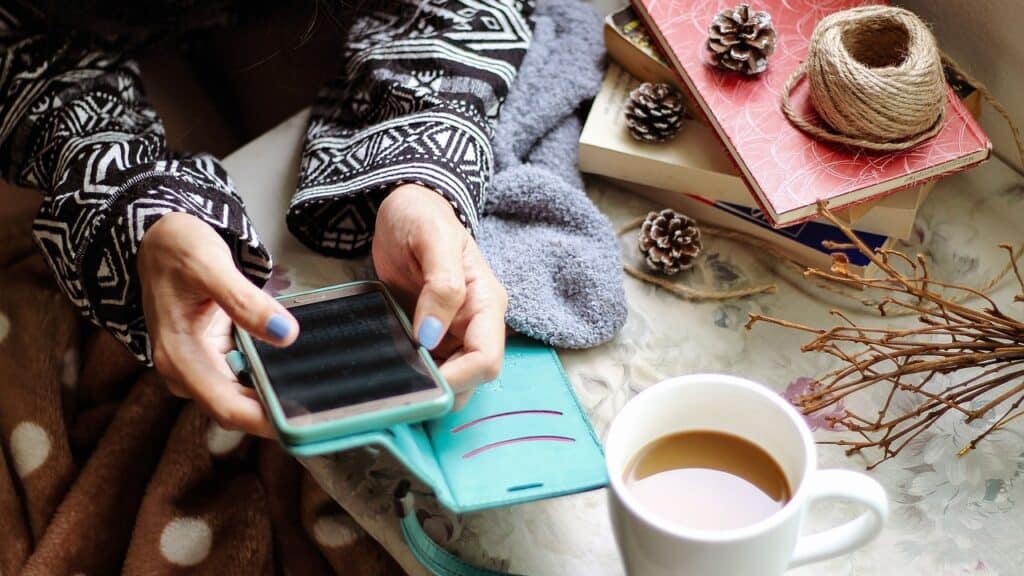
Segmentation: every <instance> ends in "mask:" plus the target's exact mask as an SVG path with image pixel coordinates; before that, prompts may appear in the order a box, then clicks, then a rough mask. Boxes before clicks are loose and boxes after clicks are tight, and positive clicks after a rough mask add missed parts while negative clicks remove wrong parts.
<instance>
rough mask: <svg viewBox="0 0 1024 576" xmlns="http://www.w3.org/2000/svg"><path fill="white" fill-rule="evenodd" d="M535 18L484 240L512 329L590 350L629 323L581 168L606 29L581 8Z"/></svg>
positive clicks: (547, 1)
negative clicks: (584, 111)
mask: <svg viewBox="0 0 1024 576" xmlns="http://www.w3.org/2000/svg"><path fill="white" fill-rule="evenodd" d="M534 14H535V16H534V17H535V30H534V36H533V42H532V44H531V46H530V50H529V52H528V53H527V55H526V57H525V59H524V60H523V63H522V66H521V68H520V71H519V75H518V77H517V79H516V82H515V84H514V85H513V87H512V89H511V91H510V93H509V95H508V99H507V100H506V101H505V103H504V105H503V107H502V111H501V117H500V118H499V120H498V124H497V129H496V134H495V137H494V159H495V172H494V178H493V180H492V183H491V186H490V189H489V191H488V197H487V201H486V204H485V206H484V218H483V221H482V224H481V230H480V237H479V241H480V245H481V247H482V249H483V252H484V254H485V255H486V256H487V260H488V262H489V263H490V265H491V267H492V268H493V270H494V273H495V274H496V275H497V277H498V278H499V279H500V280H501V281H502V283H503V284H504V285H505V287H506V288H507V289H508V293H509V312H508V316H507V321H508V324H509V326H510V327H511V328H512V329H513V330H515V331H517V332H520V333H522V334H526V335H528V336H531V337H533V338H536V339H538V340H541V341H543V342H546V343H548V344H551V345H553V346H557V347H562V348H588V347H592V346H596V345H598V344H601V343H603V342H606V341H607V340H610V339H611V338H612V337H613V336H614V335H615V333H616V332H617V331H618V330H619V328H621V327H622V324H623V323H624V322H625V321H626V304H625V293H624V291H623V285H622V282H623V274H622V263H621V261H620V257H619V247H618V243H617V241H616V238H615V234H614V231H613V230H612V226H611V223H610V222H609V221H608V219H607V218H605V217H604V215H602V214H601V213H600V212H599V211H598V210H597V208H596V207H595V206H594V204H593V203H592V202H591V201H590V199H589V198H588V197H587V195H586V193H585V192H584V190H583V181H582V179H581V178H580V174H579V171H578V170H577V168H576V161H577V156H578V140H579V134H580V128H581V126H580V119H579V116H578V112H579V110H580V108H581V106H583V105H584V104H585V103H586V102H587V101H589V100H590V99H591V98H593V96H594V94H596V93H597V90H598V88H599V87H600V84H601V76H602V71H603V64H604V54H605V52H604V43H603V41H602V37H601V25H602V22H601V17H600V16H599V15H598V14H597V13H596V12H595V11H594V10H593V9H592V8H591V7H590V6H587V5H584V4H582V3H580V2H579V1H578V0H542V2H540V4H539V6H538V7H537V11H536V12H535V13H534Z"/></svg>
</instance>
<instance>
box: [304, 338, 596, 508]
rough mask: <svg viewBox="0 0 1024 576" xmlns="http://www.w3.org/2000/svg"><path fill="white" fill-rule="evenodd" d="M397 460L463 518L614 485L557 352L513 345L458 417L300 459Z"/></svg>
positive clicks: (354, 439)
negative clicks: (374, 453)
mask: <svg viewBox="0 0 1024 576" xmlns="http://www.w3.org/2000/svg"><path fill="white" fill-rule="evenodd" d="M371 445H372V446H377V447H378V448H381V449H384V450H387V451H389V452H391V453H392V454H393V455H394V456H395V458H396V459H397V460H398V461H399V462H401V463H402V464H403V465H404V466H405V467H406V468H408V470H409V472H410V473H412V474H413V475H415V476H416V477H417V478H418V479H419V480H421V481H422V482H423V483H424V484H426V485H428V486H430V487H431V488H432V489H433V490H434V493H435V494H436V496H437V499H438V500H439V501H440V502H441V504H443V505H444V506H446V507H447V508H448V509H450V510H452V511H453V512H456V513H463V512H473V511H477V510H486V509H489V508H496V507H500V506H507V505H512V504H519V503H523V502H530V501H534V500H541V499H545V498H553V497H556V496H561V495H565V494H571V493H575V492H583V491H587V490H593V489H596V488H601V487H603V486H605V484H607V482H608V478H607V472H606V471H605V465H604V454H603V452H602V450H601V444H600V442H599V441H598V439H597V436H596V435H595V434H594V430H593V429H592V428H591V426H590V422H589V420H588V419H587V415H586V413H585V412H584V411H583V409H582V408H581V407H580V405H579V402H578V400H577V399H576V396H575V394H574V393H573V390H572V386H571V384H570V383H569V380H568V378H567V377H566V375H565V371H564V370H563V369H562V364H561V362H560V361H559V359H558V355H557V354H556V353H555V351H554V350H553V349H551V348H549V347H548V346H545V345H544V344H541V343H539V342H536V341H533V340H530V339H527V338H523V337H516V338H512V339H510V340H509V342H508V344H507V346H506V352H505V364H504V367H503V369H502V372H501V377H500V378H499V379H498V380H495V381H493V382H489V383H487V384H482V385H481V386H479V387H478V388H477V390H476V392H474V394H473V396H472V397H471V398H470V400H469V402H468V403H467V404H466V406H464V407H463V408H462V410H460V411H458V412H453V413H450V414H448V415H446V416H444V417H442V418H438V419H436V420H431V421H428V422H424V423H420V424H412V425H399V426H394V427H392V428H389V429H386V430H380V431H376V432H370V433H364V434H356V435H353V436H347V437H344V438H338V439H332V440H325V441H322V442H317V443H313V444H307V445H303V446H301V447H292V451H293V452H294V453H296V454H298V455H301V456H315V455H320V454H326V453H330V452H338V451H342V450H348V449H351V448H357V447H362V446H371Z"/></svg>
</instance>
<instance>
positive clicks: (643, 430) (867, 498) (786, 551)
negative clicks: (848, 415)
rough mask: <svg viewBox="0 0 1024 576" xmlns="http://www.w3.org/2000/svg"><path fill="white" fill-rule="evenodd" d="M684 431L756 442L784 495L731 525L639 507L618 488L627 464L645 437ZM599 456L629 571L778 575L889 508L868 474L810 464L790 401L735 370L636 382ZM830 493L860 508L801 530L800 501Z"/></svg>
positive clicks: (843, 549) (853, 534)
mask: <svg viewBox="0 0 1024 576" xmlns="http://www.w3.org/2000/svg"><path fill="white" fill-rule="evenodd" d="M686 430H710V431H719V432H726V433H730V434H733V435H736V436H740V437H742V438H745V439H747V440H750V441H752V442H754V443H755V444H757V445H758V446H760V447H761V448H762V449H764V450H765V451H766V452H768V453H769V454H770V455H771V456H772V457H773V458H774V459H775V461H776V462H778V463H779V465H780V466H781V467H782V470H783V471H784V472H785V473H786V478H787V479H788V480H789V483H790V488H791V491H792V498H791V499H790V501H789V502H788V503H786V504H785V505H784V506H783V507H782V509H780V510H778V511H777V512H775V513H774V514H772V515H771V516H769V517H767V518H765V519H763V520H761V521H759V522H757V523H755V524H751V525H749V526H744V527H742V528H737V529H732V530H696V529H692V528H687V527H684V526H680V525H677V524H673V523H672V522H670V521H668V520H665V519H663V518H660V517H657V516H654V515H652V514H650V513H648V512H646V511H645V510H644V509H643V508H641V507H640V506H639V505H638V501H637V498H636V496H635V495H633V494H631V493H630V491H629V489H628V488H627V487H626V483H625V478H624V475H625V473H626V468H627V466H629V465H630V463H631V462H632V459H633V457H634V456H635V455H636V454H637V452H639V451H640V449H641V448H643V447H644V446H646V445H647V444H649V443H650V442H651V441H653V440H656V439H658V438H661V437H663V436H666V435H668V434H673V433H676V432H682V431H686ZM605 459H606V461H607V465H608V476H609V478H610V480H611V484H610V486H611V488H610V490H609V492H608V494H609V508H610V511H611V517H612V525H613V527H614V530H615V539H616V541H617V542H618V545H619V550H620V551H621V552H622V558H623V562H624V563H625V567H626V572H627V573H629V574H631V575H633V576H668V575H684V576H778V575H779V574H782V573H783V572H784V571H785V570H786V569H788V568H793V567H796V566H800V565H803V564H807V563H810V562H818V561H820V560H825V559H827V558H832V557H834V556H839V555H841V554H846V553H847V552H850V551H852V550H854V549H856V548H859V547H861V546H863V545H864V544H867V543H868V542H869V541H871V539H873V538H874V537H875V536H877V535H878V533H879V532H880V531H881V530H882V525H883V524H884V522H885V519H886V516H887V515H888V511H889V505H888V501H887V499H886V496H885V490H884V489H883V488H882V486H881V485H880V484H879V483H878V482H876V481H874V480H873V479H871V478H869V477H868V476H865V475H864V474H859V473H857V472H851V471H848V470H818V469H817V454H816V451H815V444H814V438H813V437H812V436H811V431H810V429H809V428H808V427H807V424H806V423H805V422H804V419H803V418H802V417H801V416H800V414H799V413H798V412H797V411H796V409H795V408H793V406H791V405H790V404H789V403H788V402H786V401H785V400H784V399H783V398H782V397H780V396H779V395H778V394H776V393H775V392H774V391H772V390H770V389H768V388H766V387H764V386H761V385H759V384H755V383H754V382H751V381H749V380H745V379H743V378H737V377H735V376H725V375H720V374H695V375H691V376H683V377H680V378H673V379H671V380H666V381H664V382H661V383H659V384H656V385H654V386H652V387H650V388H648V389H647V390H644V391H643V392H641V393H640V394H639V395H637V396H636V397H635V398H633V399H632V400H631V401H630V402H629V403H627V404H626V406H625V407H624V408H623V409H622V411H621V412H620V413H619V414H618V416H616V417H615V420H614V421H613V422H612V426H611V429H610V430H609V431H608V436H607V439H606V441H605ZM829 498H844V499H849V500H853V501H856V502H858V503H860V504H863V505H864V506H865V507H866V509H867V510H866V511H865V512H863V513H862V514H861V515H860V516H859V517H858V518H856V519H854V520H852V521H850V522H848V523H846V524H843V525H841V526H838V527H835V528H832V529H830V530H826V531H825V532H821V533H819V534H814V535H810V536H800V524H801V523H802V522H803V518H804V515H805V513H806V512H807V508H808V506H810V505H811V504H812V503H814V502H815V501H818V500H823V499H829Z"/></svg>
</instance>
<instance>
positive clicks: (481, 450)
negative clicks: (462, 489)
mask: <svg viewBox="0 0 1024 576" xmlns="http://www.w3.org/2000/svg"><path fill="white" fill-rule="evenodd" d="M575 441H576V439H575V438H570V437H568V436H550V435H540V436H519V437H517V438H509V439H507V440H498V441H497V442H491V443H490V444H484V445H483V446H480V447H479V448H474V449H472V450H470V451H469V452H466V453H465V454H463V455H462V459H463V460H468V459H470V458H472V457H474V456H477V455H479V454H483V453H484V452H487V451H489V450H494V449H495V448H501V447H502V446H512V445H513V444H522V443H524V442H569V443H572V442H575Z"/></svg>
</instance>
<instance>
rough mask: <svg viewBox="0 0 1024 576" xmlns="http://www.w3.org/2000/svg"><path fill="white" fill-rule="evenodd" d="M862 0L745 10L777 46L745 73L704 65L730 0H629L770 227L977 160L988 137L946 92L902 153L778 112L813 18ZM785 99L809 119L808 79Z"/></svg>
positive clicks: (758, 5)
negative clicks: (849, 140)
mask: <svg viewBox="0 0 1024 576" xmlns="http://www.w3.org/2000/svg"><path fill="white" fill-rule="evenodd" d="M878 3H879V2H877V1H870V0H831V1H829V2H820V1H816V0H766V1H761V2H753V3H752V5H751V8H753V9H756V10H765V11H767V12H768V13H769V14H771V16H772V21H773V23H774V25H775V29H776V31H777V32H778V36H779V39H778V45H777V47H776V49H775V53H774V54H773V55H772V57H771V59H770V60H769V66H768V70H767V71H765V72H764V73H762V74H760V75H757V76H753V77H747V76H742V75H739V74H733V73H728V72H724V71H721V70H719V69H717V68H714V67H713V66H711V65H710V64H708V63H707V58H706V48H705V41H706V39H707V29H708V25H709V24H710V23H711V21H712V19H713V18H714V16H715V14H717V13H718V12H719V11H720V10H722V9H725V8H732V7H733V6H734V4H735V0H633V5H634V7H635V8H636V11H637V13H638V14H639V15H640V16H641V18H643V20H644V22H645V23H646V24H647V27H648V30H649V31H650V32H651V34H652V35H653V36H654V37H655V38H656V39H657V40H658V42H659V45H660V46H661V47H662V49H663V52H664V53H665V55H666V56H667V57H668V58H669V60H671V61H672V63H673V66H674V67H675V68H676V70H677V71H678V72H679V73H680V76H681V77H682V80H683V81H684V83H685V85H686V87H687V90H688V91H689V92H690V94H691V97H692V98H693V99H694V100H695V101H696V102H697V103H698V104H699V106H700V107H701V110H702V112H703V113H704V115H705V116H706V118H707V119H708V120H709V121H710V122H711V124H712V125H713V126H714V128H715V132H716V133H717V135H718V136H719V138H720V140H721V142H722V143H723V144H724V145H725V147H726V149H727V151H728V152H729V154H730V156H731V157H732V159H733V160H734V161H735V162H736V164H737V166H738V168H739V169H740V172H741V173H742V175H743V178H744V180H745V181H746V182H747V184H748V186H749V187H750V189H751V190H752V191H753V193H754V195H755V196H756V198H757V200H758V203H759V204H760V205H761V206H762V208H764V211H765V214H766V216H767V217H768V218H769V220H770V221H771V222H772V224H773V225H774V226H788V225H792V224H795V223H799V222H802V221H805V220H808V219H811V218H813V217H814V216H815V214H816V211H817V207H816V204H817V202H818V201H819V200H824V201H825V202H826V203H827V205H828V206H829V207H830V208H833V209H839V208H844V207H847V206H853V205H856V204H858V203H861V202H864V201H867V200H870V199H872V198H876V197H879V196H883V195H886V194H889V193H892V192H895V191H897V190H902V189H905V188H908V187H911V186H914V185H916V184H919V183H923V182H926V181H928V180H932V179H935V178H938V177H940V176H942V175H945V174H950V173H953V172H957V171H960V170H963V169H966V168H968V167H970V166H973V165H975V164H978V163H980V162H982V161H983V160H985V159H986V158H988V156H989V154H990V152H991V144H990V142H989V140H988V137H987V136H986V135H985V133H984V132H983V131H982V129H981V127H980V126H979V125H978V124H977V122H976V121H975V120H974V118H973V117H972V116H971V114H970V113H968V112H967V110H966V109H965V108H964V106H963V104H962V103H961V102H960V101H959V99H958V98H957V97H956V96H955V94H954V93H953V91H952V89H949V93H948V98H947V119H946V123H945V125H944V127H943V129H942V130H941V131H940V132H939V134H938V135H936V136H935V137H934V138H932V139H930V140H928V141H926V142H924V143H922V144H920V145H918V146H915V147H914V148H911V149H909V150H903V151H899V152H890V153H880V152H873V151H867V150H861V149H856V148H850V147H846V146H841V145H836V144H830V143H826V142H818V141H815V140H813V139H812V138H810V137H809V136H807V135H805V134H804V133H803V132H801V131H800V130H798V129H797V128H795V127H793V126H792V125H791V124H790V123H789V121H788V120H786V118H785V116H784V115H783V114H782V110H781V107H780V103H779V100H780V96H781V91H782V87H783V86H784V85H785V83H786V81H787V79H788V78H789V76H790V74H791V73H792V72H793V71H794V70H796V69H797V68H798V67H799V66H800V63H801V61H802V60H803V59H804V58H805V57H806V55H807V49H808V42H809V38H810V35H811V33H812V31H813V30H814V27H815V25H816V24H817V23H818V22H819V21H820V20H821V19H822V18H823V17H825V16H826V15H828V14H831V13H833V12H836V11H839V10H844V9H847V8H853V7H856V6H862V5H865V4H878ZM792 101H793V104H794V108H795V109H796V110H797V112H798V113H800V114H802V115H804V116H808V117H811V116H814V109H813V106H812V104H811V102H810V98H809V95H808V90H807V83H806V82H801V83H800V85H799V86H798V87H797V89H796V90H795V91H794V92H793V95H792Z"/></svg>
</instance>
